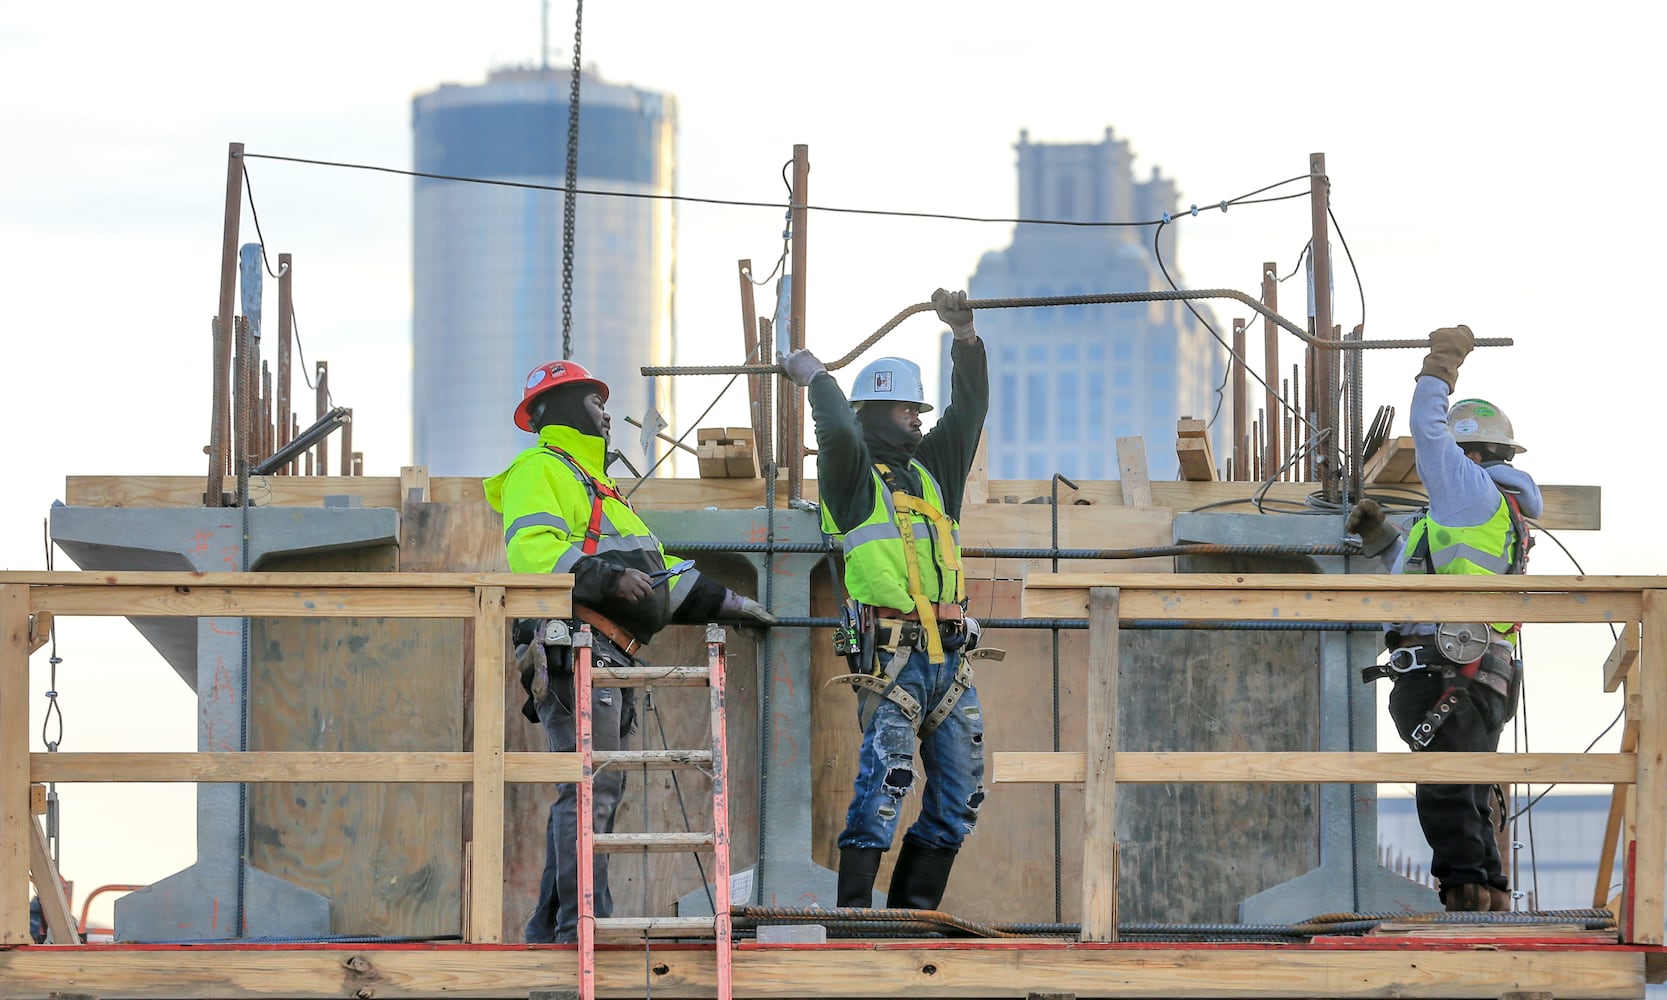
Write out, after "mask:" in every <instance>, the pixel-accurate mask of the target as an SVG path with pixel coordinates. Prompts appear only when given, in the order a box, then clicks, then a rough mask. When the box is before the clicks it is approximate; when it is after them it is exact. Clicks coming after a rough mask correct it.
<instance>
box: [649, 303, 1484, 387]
mask: <svg viewBox="0 0 1667 1000" xmlns="http://www.w3.org/2000/svg"><path fill="white" fill-rule="evenodd" d="M1193 299H1232V300H1233V301H1235V302H1240V303H1243V304H1244V305H1247V306H1249V307H1250V308H1252V309H1254V310H1256V312H1257V313H1259V314H1261V315H1262V316H1263V317H1265V318H1266V319H1268V320H1271V321H1272V322H1274V323H1277V324H1278V325H1279V327H1280V328H1281V329H1283V330H1286V331H1288V332H1290V333H1293V334H1295V335H1296V336H1297V337H1299V338H1301V340H1302V342H1303V343H1305V344H1308V345H1310V346H1312V347H1316V348H1319V349H1320V350H1329V351H1365V350H1393V349H1404V348H1426V347H1429V346H1430V340H1429V338H1428V337H1413V338H1406V339H1400V340H1355V341H1342V340H1330V339H1326V338H1323V337H1316V336H1314V335H1312V334H1310V333H1309V332H1308V331H1307V330H1306V329H1304V328H1303V327H1301V326H1298V325H1297V324H1295V323H1293V322H1291V321H1290V320H1288V319H1286V318H1285V317H1283V316H1281V315H1279V314H1278V313H1276V312H1274V311H1273V310H1272V309H1269V308H1268V307H1267V306H1265V305H1263V304H1262V303H1261V302H1260V301H1258V300H1257V299H1256V298H1254V297H1252V296H1250V295H1246V294H1245V293H1244V292H1241V291H1239V290H1238V289H1236V288H1194V289H1183V290H1175V291H1169V290H1154V291H1145V292H1103V293H1099V294H1094V295H1039V296H1028V297H1014V298H1002V299H968V300H967V305H968V306H969V307H971V308H973V309H1020V308H1029V307H1048V306H1093V305H1117V304H1127V303H1133V302H1175V301H1190V300H1193ZM931 308H932V303H930V302H917V303H915V304H914V305H912V306H909V307H907V308H906V309H904V310H903V311H902V312H899V313H898V314H897V315H895V316H893V317H892V318H891V319H889V320H887V321H886V322H885V324H884V325H882V326H881V327H880V328H879V329H878V330H875V331H874V332H873V333H871V334H869V335H868V338H867V339H865V340H864V341H863V342H862V343H860V344H858V345H857V346H856V347H854V348H852V349H851V350H850V352H848V353H847V354H846V355H845V356H844V357H842V358H839V359H838V360H836V361H830V362H828V363H827V365H826V367H827V369H828V370H829V371H837V370H838V369H840V368H844V367H845V366H846V365H848V364H850V363H851V362H852V361H855V360H856V359H857V358H858V357H860V356H861V355H862V354H863V353H864V352H865V351H867V350H868V349H869V348H870V347H873V346H874V345H875V344H877V343H879V341H880V338H882V337H884V336H885V335H886V334H888V333H890V332H891V331H892V330H894V329H896V328H897V326H898V324H900V323H902V322H903V321H904V320H905V319H908V318H909V317H910V316H913V315H914V314H915V313H918V312H925V311H927V310H928V309H931ZM1512 343H1514V341H1512V339H1511V338H1510V337H1479V338H1477V340H1476V346H1477V347H1510V346H1511V345H1512ZM772 373H773V374H780V373H781V368H780V367H779V366H777V365H644V366H643V367H642V374H644V375H649V376H653V375H736V374H741V375H764V374H772Z"/></svg>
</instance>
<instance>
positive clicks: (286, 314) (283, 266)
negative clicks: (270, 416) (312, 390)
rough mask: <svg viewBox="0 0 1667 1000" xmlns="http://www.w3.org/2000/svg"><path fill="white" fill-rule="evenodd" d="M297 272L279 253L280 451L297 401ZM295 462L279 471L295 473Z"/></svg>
mask: <svg viewBox="0 0 1667 1000" xmlns="http://www.w3.org/2000/svg"><path fill="white" fill-rule="evenodd" d="M294 271H295V264H294V261H293V260H292V259H291V258H290V255H289V254H287V253H281V254H279V255H278V386H277V402H276V404H275V405H274V407H273V409H274V410H275V411H276V413H277V417H278V443H277V445H276V446H275V447H273V449H272V450H273V451H277V450H278V449H279V448H282V447H283V446H284V445H286V444H289V442H290V417H291V411H293V410H294V409H295V400H294V399H293V398H292V397H291V396H290V379H291V378H292V377H293V376H292V375H291V374H290V370H289V352H290V340H291V339H292V338H293V337H294V333H293V332H292V330H291V327H290V312H291V310H292V308H293V306H292V303H293V301H294V300H293V299H292V298H291V296H292V295H293V294H294V291H293V285H292V281H291V275H292V274H293V273H294ZM294 470H295V463H293V462H291V463H290V465H289V467H288V468H286V469H283V470H280V471H283V472H287V473H292V474H293V472H294Z"/></svg>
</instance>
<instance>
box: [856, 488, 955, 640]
mask: <svg viewBox="0 0 1667 1000" xmlns="http://www.w3.org/2000/svg"><path fill="white" fill-rule="evenodd" d="M874 468H875V469H877V470H878V471H879V473H880V479H881V480H882V481H883V482H884V483H885V484H886V486H888V487H890V488H891V504H892V510H893V511H894V512H895V513H894V518H895V521H894V523H895V524H896V526H897V534H898V535H899V536H900V537H901V538H902V539H903V564H904V566H906V567H907V568H908V581H907V583H906V585H905V589H906V590H907V591H908V594H909V596H910V597H911V598H913V599H914V602H915V610H916V611H918V612H919V613H920V623H921V627H922V628H923V629H927V630H928V631H927V633H926V656H927V659H928V660H929V661H930V662H932V663H942V662H943V641H942V640H941V639H939V638H938V616H937V611H936V609H935V608H934V607H933V606H932V602H931V601H929V600H927V599H926V588H925V586H924V585H923V584H922V583H921V575H920V553H919V552H917V551H916V550H915V526H914V519H913V518H912V517H911V516H910V514H911V513H918V514H922V515H924V516H925V517H927V518H929V519H931V520H932V527H933V530H934V533H936V534H937V537H938V538H939V539H940V540H941V539H943V538H944V537H945V536H944V534H943V532H942V531H941V530H940V528H939V523H938V521H937V519H936V518H937V517H938V516H941V515H938V514H937V512H936V511H934V510H933V509H932V507H931V505H930V504H927V503H926V502H925V501H919V500H916V499H915V498H914V497H913V496H911V495H910V494H909V493H908V492H907V491H905V490H902V489H898V488H897V487H898V485H899V484H898V483H897V482H896V477H895V476H894V475H893V473H892V471H891V468H890V466H887V465H886V464H885V463H883V462H876V463H874ZM944 523H946V524H947V523H948V518H944ZM933 548H934V549H940V550H941V549H943V548H944V545H943V544H941V543H940V544H938V545H935V546H933ZM939 558H940V560H941V559H942V556H941V555H940V557H939ZM957 566H959V562H957Z"/></svg>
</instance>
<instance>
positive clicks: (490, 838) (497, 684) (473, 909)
mask: <svg viewBox="0 0 1667 1000" xmlns="http://www.w3.org/2000/svg"><path fill="white" fill-rule="evenodd" d="M508 641H509V639H508V634H507V633H506V631H505V618H504V588H502V587H476V588H475V690H474V702H475V704H474V713H475V720H474V721H475V744H474V754H473V756H472V758H471V760H472V762H473V764H474V776H473V780H474V793H475V794H474V816H473V819H474V841H473V849H472V850H471V852H470V863H469V927H468V936H467V940H468V942H469V943H470V944H497V943H498V942H500V941H502V940H503V938H504V930H503V922H504V921H503V912H504V646H505V644H506V643H507V642H508Z"/></svg>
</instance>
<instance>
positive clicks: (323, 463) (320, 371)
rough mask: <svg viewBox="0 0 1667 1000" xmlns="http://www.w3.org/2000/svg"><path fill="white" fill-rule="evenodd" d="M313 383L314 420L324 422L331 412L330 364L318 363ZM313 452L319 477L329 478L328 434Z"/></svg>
mask: <svg viewBox="0 0 1667 1000" xmlns="http://www.w3.org/2000/svg"><path fill="white" fill-rule="evenodd" d="M313 383H314V389H315V392H314V396H315V397H316V402H315V404H314V411H315V412H314V414H313V419H314V420H323V419H324V415H325V414H326V413H328V412H330V362H328V361H320V362H319V363H318V365H317V366H316V369H315V375H314V379H313ZM313 451H314V453H315V454H317V456H318V461H317V462H316V463H315V464H314V468H316V469H317V470H318V474H319V475H321V476H328V475H329V474H330V435H328V434H326V435H324V436H323V437H321V438H319V439H318V446H317V447H316V448H314V449H313Z"/></svg>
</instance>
